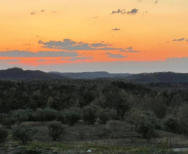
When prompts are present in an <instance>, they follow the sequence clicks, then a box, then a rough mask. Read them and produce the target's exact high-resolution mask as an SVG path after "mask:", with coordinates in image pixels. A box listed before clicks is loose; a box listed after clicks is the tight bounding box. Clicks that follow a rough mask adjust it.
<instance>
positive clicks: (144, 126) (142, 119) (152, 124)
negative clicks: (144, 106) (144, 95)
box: [130, 110, 159, 139]
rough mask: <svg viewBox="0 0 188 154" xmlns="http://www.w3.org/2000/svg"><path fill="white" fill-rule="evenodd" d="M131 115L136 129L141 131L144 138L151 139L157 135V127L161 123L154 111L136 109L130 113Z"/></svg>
mask: <svg viewBox="0 0 188 154" xmlns="http://www.w3.org/2000/svg"><path fill="white" fill-rule="evenodd" d="M130 116H131V117H130V118H131V122H132V124H134V125H135V128H136V131H137V132H138V133H140V134H141V135H142V137H143V138H146V139H150V138H152V137H156V135H157V134H156V133H155V129H156V128H158V127H159V123H158V119H157V118H156V117H155V115H154V114H153V113H152V112H146V111H140V110H134V111H133V112H132V113H130Z"/></svg>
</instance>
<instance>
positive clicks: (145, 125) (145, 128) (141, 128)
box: [136, 120, 156, 139]
mask: <svg viewBox="0 0 188 154" xmlns="http://www.w3.org/2000/svg"><path fill="white" fill-rule="evenodd" d="M136 131H137V132H138V133H140V134H141V135H142V137H143V138H145V139H150V138H152V137H156V133H155V129H154V125H153V124H152V123H151V122H150V121H147V120H144V121H141V122H140V123H139V125H138V127H137V129H136Z"/></svg>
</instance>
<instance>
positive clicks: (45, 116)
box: [32, 108, 58, 121]
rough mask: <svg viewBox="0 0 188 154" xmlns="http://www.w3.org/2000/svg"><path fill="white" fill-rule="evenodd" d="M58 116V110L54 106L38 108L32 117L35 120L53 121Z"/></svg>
mask: <svg viewBox="0 0 188 154" xmlns="http://www.w3.org/2000/svg"><path fill="white" fill-rule="evenodd" d="M57 117H58V111H57V110H55V109H52V108H45V109H37V110H36V111H35V112H34V113H33V115H32V118H33V120H35V121H52V120H56V119H57Z"/></svg>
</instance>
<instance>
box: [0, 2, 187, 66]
mask: <svg viewBox="0 0 188 154" xmlns="http://www.w3.org/2000/svg"><path fill="white" fill-rule="evenodd" d="M134 9H135V10H136V12H134V11H135V10H134ZM118 10H119V11H118ZM131 11H132V12H131ZM112 12H114V13H112ZM0 19H1V22H0V34H1V37H0V61H2V60H3V61H4V62H5V61H6V59H7V60H9V61H8V63H9V64H10V63H11V64H12V65H14V64H16V63H21V64H23V65H32V66H40V65H50V64H63V63H89V62H114V61H117V62H122V61H125V62H126V61H142V62H145V61H164V60H166V59H169V58H182V57H188V28H187V27H188V20H187V19H188V1H187V0H158V3H155V0H90V1H88V0H32V1H28V0H14V1H13V0H6V1H0ZM66 39H68V40H71V41H73V42H74V43H73V44H72V46H71V41H70V42H68V44H67V42H64V41H65V40H66ZM39 41H41V42H43V43H39ZM52 41H53V42H54V43H55V44H58V42H59V43H61V45H58V46H55V47H54V46H51V45H49V44H50V43H51V42H52ZM81 43H82V44H81ZM96 43H98V44H100V45H103V47H106V49H102V50H101V49H99V48H97V47H93V45H94V44H96ZM45 44H47V45H45ZM80 45H81V46H82V45H83V46H82V47H80ZM87 45H88V46H89V47H90V48H87V47H86V46H87ZM49 46H50V47H49ZM101 47H102V46H101ZM77 48H79V49H77ZM107 48H111V49H109V50H108V49H107ZM130 48H131V49H130ZM120 49H122V50H124V51H121V50H120ZM10 51H18V52H19V51H25V52H29V53H33V52H40V51H43V52H46V51H52V52H54V53H55V52H67V53H68V52H74V53H77V56H74V57H72V55H70V56H65V57H64V56H57V57H55V56H53V57H50V56H44V57H43V56H39V57H35V56H33V55H32V56H27V53H26V54H25V53H24V55H25V57H24V56H23V55H21V54H18V53H16V54H18V55H21V56H20V57H19V56H18V55H16V56H15V55H12V53H9V54H7V55H6V54H4V55H2V54H1V53H2V52H10ZM46 54H48V53H46ZM36 56H37V54H36ZM71 58H72V60H71ZM10 60H16V61H13V62H10Z"/></svg>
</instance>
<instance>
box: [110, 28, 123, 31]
mask: <svg viewBox="0 0 188 154" xmlns="http://www.w3.org/2000/svg"><path fill="white" fill-rule="evenodd" d="M112 30H113V31H120V30H121V29H120V28H113V29H112Z"/></svg>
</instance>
